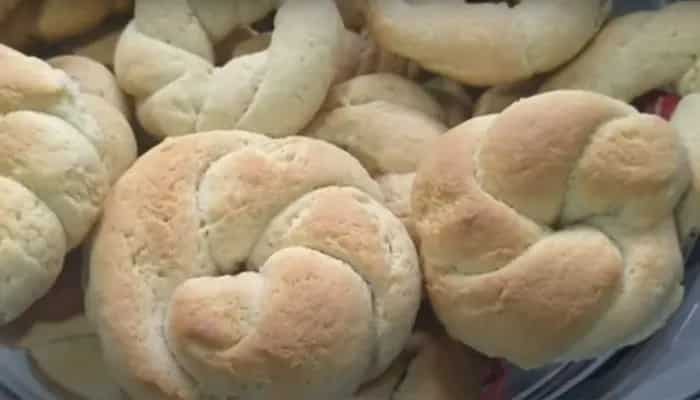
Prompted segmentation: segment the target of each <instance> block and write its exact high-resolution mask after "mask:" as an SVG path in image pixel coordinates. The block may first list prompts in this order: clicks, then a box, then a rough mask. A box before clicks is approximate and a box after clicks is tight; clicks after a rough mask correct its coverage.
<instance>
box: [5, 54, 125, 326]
mask: <svg viewBox="0 0 700 400" xmlns="http://www.w3.org/2000/svg"><path fill="white" fill-rule="evenodd" d="M0 64H1V65H2V74H0V115H2V118H1V119H0V149H1V151H2V156H0V192H2V195H0V203H1V204H0V214H2V217H1V219H2V220H3V221H5V223H6V229H5V230H3V233H2V243H3V245H2V246H0V276H1V277H2V279H0V282H2V287H1V288H0V324H5V323H7V322H9V321H11V320H13V319H15V318H16V317H17V316H19V315H20V314H21V313H22V312H24V311H25V310H26V309H27V308H28V307H29V306H30V305H31V304H32V303H33V302H34V301H36V300H37V299H38V298H40V297H41V296H43V295H44V294H45V293H46V292H47V291H48V290H49V288H50V287H51V285H52V283H53V282H54V280H55V279H56V277H57V276H58V273H59V272H60V270H61V268H62V263H63V257H64V256H65V254H66V252H67V251H68V250H70V249H72V248H74V247H76V246H77V245H78V244H80V243H81V242H82V241H83V239H84V238H85V236H86V235H87V233H88V231H89V230H90V228H91V227H92V225H93V223H94V222H95V220H96V219H97V216H98V215H99V213H100V210H101V208H102V202H103V201H104V198H105V196H106V194H107V191H108V189H109V186H110V184H111V183H112V182H113V181H114V180H115V179H116V177H117V175H118V174H119V173H120V170H121V168H122V167H123V165H124V164H127V163H130V161H132V160H133V157H135V153H134V154H132V155H131V159H130V160H129V159H127V158H128V156H126V155H124V154H119V153H117V151H118V150H117V149H113V148H112V147H111V146H112V145H113V144H114V143H115V141H114V140H113V138H114V137H115V136H118V137H129V136H133V132H132V131H131V128H130V127H129V124H128V123H127V122H126V121H125V119H124V117H123V116H121V114H120V113H119V111H117V110H116V109H114V108H112V107H111V105H103V106H99V105H98V106H97V107H93V106H94V102H93V101H91V98H90V96H88V95H85V94H82V92H81V91H80V89H79V86H78V84H77V83H75V82H74V81H73V80H71V79H70V78H69V76H68V75H67V74H66V73H65V72H63V71H61V70H59V69H54V68H52V67H51V66H50V65H49V64H47V63H45V62H44V61H42V60H39V59H36V58H32V57H27V56H25V55H23V54H22V53H19V52H17V51H15V50H13V49H11V48H9V47H5V46H2V45H0ZM110 110H111V111H110ZM104 112H107V113H108V112H111V115H105V114H103V113H104ZM120 118H121V120H120ZM132 140H133V137H132Z"/></svg>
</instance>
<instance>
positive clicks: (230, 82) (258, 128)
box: [115, 0, 343, 137]
mask: <svg viewBox="0 0 700 400" xmlns="http://www.w3.org/2000/svg"><path fill="white" fill-rule="evenodd" d="M276 3H277V1H275V0H266V1H242V2H223V1H212V0H189V1H187V0H176V1H170V0H137V1H136V3H135V4H136V8H135V19H134V20H133V21H132V22H131V23H130V24H129V25H128V26H127V28H126V29H125V31H124V34H123V35H122V37H121V39H120V41H119V44H118V46H117V51H116V55H115V71H116V74H117V78H118V79H119V83H120V86H121V87H122V88H123V89H124V90H125V91H126V92H127V93H129V94H131V95H133V96H134V97H135V98H136V99H137V106H138V117H139V120H140V121H141V123H142V125H143V126H144V128H145V129H146V131H148V132H149V133H151V134H153V135H155V136H158V137H166V136H175V135H183V134H188V133H193V132H200V131H206V130H212V129H229V128H237V129H245V130H250V131H255V132H260V133H264V134H266V135H269V136H274V137H279V136H288V135H295V134H297V133H298V131H299V130H300V129H301V128H303V127H304V126H305V125H306V124H307V123H308V122H309V121H310V120H311V118H313V116H314V114H316V112H317V111H318V109H319V108H320V106H321V104H322V103H323V99H324V98H325V96H326V93H327V91H328V88H329V87H330V85H331V81H332V80H333V77H334V74H335V71H336V68H337V65H338V63H339V57H340V56H339V54H340V48H341V37H342V33H343V24H342V21H341V19H340V16H339V14H338V10H337V9H336V7H335V3H334V2H332V1H331V0H320V1H319V0H288V1H285V2H283V3H282V5H281V6H280V8H279V10H278V12H277V15H276V16H275V30H274V33H273V35H272V43H271V45H270V47H269V48H268V49H267V50H266V51H263V52H258V53H255V54H251V55H249V56H247V57H238V58H236V59H233V60H232V61H230V62H229V63H227V64H226V65H224V66H222V67H214V65H213V64H212V61H213V59H214V54H213V44H214V43H215V42H217V41H218V40H221V39H223V38H225V37H226V36H227V35H228V33H229V32H230V31H231V30H233V28H235V27H237V26H242V25H247V24H250V23H251V22H253V21H255V20H257V19H259V18H261V17H263V16H264V15H265V14H267V13H268V12H269V11H271V10H272V9H274V8H275V7H276V6H277V4H276ZM309 21H313V23H309ZM183 30H184V31H183ZM210 38H211V39H210Z"/></svg>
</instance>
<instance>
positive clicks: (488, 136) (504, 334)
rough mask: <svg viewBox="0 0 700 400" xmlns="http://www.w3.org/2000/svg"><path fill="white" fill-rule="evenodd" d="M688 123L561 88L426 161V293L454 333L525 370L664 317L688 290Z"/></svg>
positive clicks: (420, 203)
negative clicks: (678, 214)
mask: <svg viewBox="0 0 700 400" xmlns="http://www.w3.org/2000/svg"><path fill="white" fill-rule="evenodd" d="M687 154H688V153H687V151H686V149H685V147H684V143H683V141H682V139H681V136H680V135H679V133H678V132H677V131H676V129H674V128H673V127H672V126H671V125H670V124H668V123H667V122H666V121H664V120H663V119H661V118H659V117H656V116H654V115H647V114H640V113H638V112H637V111H636V110H635V109H634V108H632V107H631V106H629V105H627V104H625V103H623V102H621V101H618V100H614V99H612V98H609V97H605V96H602V95H599V94H594V93H589V92H583V91H555V92H551V93H547V94H542V95H538V96H533V97H530V98H528V99H525V100H521V101H519V102H516V103H515V104H513V105H512V106H510V107H508V108H507V109H506V110H505V111H503V112H502V113H500V114H495V115H489V116H483V117H478V118H474V119H471V120H469V121H467V122H466V123H464V124H462V125H459V126H458V127H456V128H454V129H453V130H451V131H450V132H448V133H446V134H445V135H442V136H441V137H440V138H438V140H437V141H436V144H435V145H434V147H433V148H432V149H431V150H430V151H429V153H428V154H427V156H426V157H425V158H424V159H423V161H422V162H421V164H420V165H419V168H418V171H417V176H416V180H415V183H414V188H413V198H412V207H413V216H414V219H415V223H416V228H417V231H418V235H419V238H420V244H421V249H420V250H421V256H422V260H423V269H424V272H425V279H426V286H427V292H428V294H429V296H430V300H431V302H432V304H433V306H434V309H435V312H436V314H437V315H438V317H439V319H440V320H441V322H442V323H443V324H444V325H445V327H446V329H447V331H448V332H449V334H450V335H451V336H452V337H454V338H455V339H457V340H459V341H461V342H463V343H465V344H466V345H468V346H470V347H472V348H474V349H476V350H477V351H479V352H481V353H484V354H486V355H488V356H491V357H498V358H505V359H507V360H509V361H511V362H512V363H514V364H516V365H518V366H520V367H523V368H534V367H539V366H542V365H544V364H547V363H551V362H556V361H568V360H580V359H587V358H591V357H594V356H597V355H599V354H602V353H605V352H608V351H611V350H614V349H617V348H620V347H622V346H626V345H631V344H634V343H637V342H639V341H641V340H643V339H645V338H647V337H648V336H649V335H651V334H652V333H653V332H655V331H656V330H657V329H658V328H660V327H661V326H662V325H663V324H664V322H665V321H666V320H667V319H668V317H669V316H670V315H671V314H672V313H673V312H674V311H675V310H676V308H677V307H678V305H679V304H680V301H681V299H682V295H683V286H682V284H681V281H682V277H683V259H682V256H681V251H680V246H679V241H678V237H677V226H676V222H675V219H674V210H675V209H676V207H677V206H678V204H679V202H680V201H681V198H682V196H683V195H684V193H686V191H687V190H688V188H689V183H690V177H691V172H690V168H689V163H688V159H687Z"/></svg>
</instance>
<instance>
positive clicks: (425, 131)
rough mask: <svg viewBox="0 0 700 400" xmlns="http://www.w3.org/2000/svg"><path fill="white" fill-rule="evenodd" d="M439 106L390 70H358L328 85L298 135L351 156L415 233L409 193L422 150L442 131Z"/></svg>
mask: <svg viewBox="0 0 700 400" xmlns="http://www.w3.org/2000/svg"><path fill="white" fill-rule="evenodd" d="M446 119H447V117H446V114H445V111H444V110H443V108H442V106H441V105H440V104H439V103H438V102H437V100H436V99H435V98H433V97H432V96H431V95H430V94H428V92H426V91H425V90H424V89H423V88H422V87H421V86H420V85H418V84H417V83H415V82H412V81H410V80H408V79H406V78H403V77H401V76H398V75H394V74H387V73H377V74H368V75H361V76H358V77H355V78H353V79H350V80H348V81H346V82H343V83H341V84H338V85H336V86H334V87H332V88H331V90H330V92H329V94H328V97H327V98H326V101H325V103H324V105H323V107H322V108H321V111H320V112H319V114H318V115H317V116H316V118H315V119H314V120H313V121H312V122H311V124H309V126H308V127H307V128H306V129H305V130H304V134H306V135H309V136H312V137H315V138H318V139H321V140H324V141H327V142H329V143H333V144H335V145H336V146H339V147H340V148H343V149H345V150H347V151H348V152H349V153H350V154H352V155H353V156H355V157H356V158H357V159H358V160H359V161H360V162H361V163H362V165H363V166H364V167H365V168H366V169H367V170H368V171H369V173H370V174H371V175H372V176H373V177H374V178H375V179H376V180H377V182H378V183H379V185H380V188H381V189H382V192H383V193H384V197H385V200H386V203H385V204H386V206H387V207H388V208H389V209H390V210H391V211H392V212H393V213H394V214H395V215H396V216H398V217H399V218H401V220H402V221H403V222H404V224H405V225H406V227H407V228H408V230H409V232H410V233H411V235H412V236H413V237H415V230H414V228H413V221H412V218H411V205H410V193H411V186H412V184H413V176H414V173H415V170H416V166H417V164H418V160H419V159H420V156H421V154H422V153H423V151H424V149H425V148H427V147H428V146H430V145H431V144H432V142H433V141H434V140H435V139H436V138H437V137H438V136H439V135H440V134H442V133H444V132H445V131H447V126H446V125H445V121H446Z"/></svg>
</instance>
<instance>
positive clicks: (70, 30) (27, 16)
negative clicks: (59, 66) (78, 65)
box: [0, 0, 133, 49]
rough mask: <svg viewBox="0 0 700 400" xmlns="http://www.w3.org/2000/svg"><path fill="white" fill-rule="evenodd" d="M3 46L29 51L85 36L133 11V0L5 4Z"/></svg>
mask: <svg viewBox="0 0 700 400" xmlns="http://www.w3.org/2000/svg"><path fill="white" fill-rule="evenodd" d="M2 3H3V4H0V43H2V44H5V45H8V46H11V47H15V48H20V49H25V48H26V47H28V46H30V45H32V44H34V43H36V42H40V43H49V44H51V43H56V42H59V41H61V40H64V39H67V38H70V37H74V36H76V35H79V34H81V33H85V32H87V31H90V30H91V29H94V28H96V27H98V26H99V25H100V23H102V22H103V21H104V20H105V19H107V18H108V17H110V16H111V15H114V14H126V13H128V12H130V11H131V9H132V7H133V1H131V0H10V1H7V0H3V2H2Z"/></svg>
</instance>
